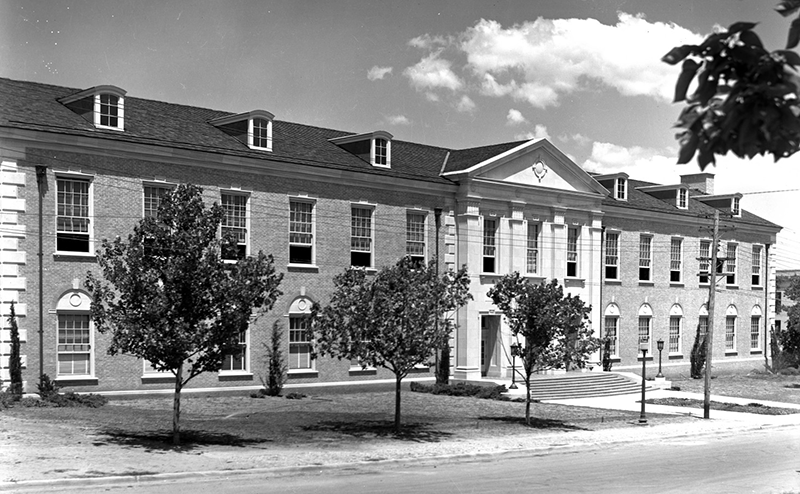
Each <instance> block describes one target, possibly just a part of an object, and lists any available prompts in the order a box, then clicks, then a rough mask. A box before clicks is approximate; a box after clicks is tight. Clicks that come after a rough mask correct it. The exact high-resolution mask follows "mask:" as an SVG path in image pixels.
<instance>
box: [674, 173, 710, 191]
mask: <svg viewBox="0 0 800 494" xmlns="http://www.w3.org/2000/svg"><path fill="white" fill-rule="evenodd" d="M681 183H682V184H686V185H688V186H689V188H691V189H697V190H700V191H702V192H703V194H705V195H707V196H710V195H714V174H713V173H692V174H689V175H681Z"/></svg>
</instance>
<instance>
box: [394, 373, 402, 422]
mask: <svg viewBox="0 0 800 494" xmlns="http://www.w3.org/2000/svg"><path fill="white" fill-rule="evenodd" d="M395 377H396V379H397V383H396V385H395V388H394V433H395V434H399V433H400V383H401V382H402V380H403V378H402V377H400V376H399V375H396V376H395Z"/></svg>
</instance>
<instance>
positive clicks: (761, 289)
mask: <svg viewBox="0 0 800 494" xmlns="http://www.w3.org/2000/svg"><path fill="white" fill-rule="evenodd" d="M750 289H751V290H758V291H763V290H764V287H763V286H751V287H750Z"/></svg>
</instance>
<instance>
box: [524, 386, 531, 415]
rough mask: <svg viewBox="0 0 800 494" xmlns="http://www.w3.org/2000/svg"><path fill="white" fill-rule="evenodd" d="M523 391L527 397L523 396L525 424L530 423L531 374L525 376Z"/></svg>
mask: <svg viewBox="0 0 800 494" xmlns="http://www.w3.org/2000/svg"><path fill="white" fill-rule="evenodd" d="M525 391H526V392H527V397H526V398H525V425H531V375H530V374H527V375H526V376H525Z"/></svg>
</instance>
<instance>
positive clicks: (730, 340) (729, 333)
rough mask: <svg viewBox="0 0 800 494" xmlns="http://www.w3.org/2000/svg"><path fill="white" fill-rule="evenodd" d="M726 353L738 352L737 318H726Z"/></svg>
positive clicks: (729, 316) (730, 316)
mask: <svg viewBox="0 0 800 494" xmlns="http://www.w3.org/2000/svg"><path fill="white" fill-rule="evenodd" d="M725 351H733V352H735V351H736V316H732V315H728V316H725Z"/></svg>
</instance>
